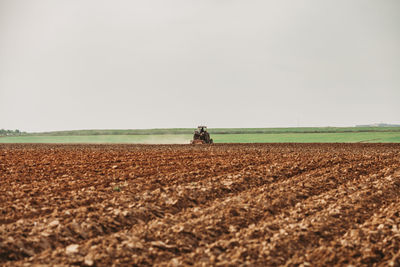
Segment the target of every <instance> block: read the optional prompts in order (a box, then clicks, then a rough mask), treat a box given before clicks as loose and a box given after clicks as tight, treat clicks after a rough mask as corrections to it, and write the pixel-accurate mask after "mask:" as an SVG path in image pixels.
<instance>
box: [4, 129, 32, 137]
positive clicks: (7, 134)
mask: <svg viewBox="0 0 400 267" xmlns="http://www.w3.org/2000/svg"><path fill="white" fill-rule="evenodd" d="M22 134H26V132H21V131H20V130H18V129H16V130H5V129H0V136H10V135H22Z"/></svg>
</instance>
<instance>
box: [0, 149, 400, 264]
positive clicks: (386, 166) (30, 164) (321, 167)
mask: <svg viewBox="0 0 400 267" xmlns="http://www.w3.org/2000/svg"><path fill="white" fill-rule="evenodd" d="M30 264H32V265H33V264H49V265H55V264H61V265H81V266H82V265H86V266H110V265H118V266H119V265H128V266H132V265H140V266H147V265H148V266H150V265H165V266H181V265H199V266H210V265H214V266H215V265H223V266H226V265H232V266H233V265H235V266H236V265H252V266H254V265H255V266H278V265H286V266H299V265H303V266H307V265H318V266H328V265H349V264H352V265H368V266H375V265H376V266H400V145H396V144H224V145H218V144H217V145H197V146H191V145H43V144H42V145H40V144H37V145H33V144H25V145H22V144H21V145H16V144H1V145H0V265H3V266H20V265H30Z"/></svg>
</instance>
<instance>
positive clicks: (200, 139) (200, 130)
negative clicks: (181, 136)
mask: <svg viewBox="0 0 400 267" xmlns="http://www.w3.org/2000/svg"><path fill="white" fill-rule="evenodd" d="M190 143H191V144H212V143H213V140H212V139H211V138H210V134H209V133H208V132H207V126H198V127H197V129H196V130H195V131H194V135H193V140H192V141H190Z"/></svg>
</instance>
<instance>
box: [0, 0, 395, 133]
mask: <svg viewBox="0 0 400 267" xmlns="http://www.w3.org/2000/svg"><path fill="white" fill-rule="evenodd" d="M399 102H400V1H399V0H384V1H383V0H329V1H328V0H291V1H288V0H286V1H285V0H276V1H267V0H241V1H236V0H142V1H135V0H129V1H128V0H127V1H121V0H109V1H99V0H25V1H21V0H0V128H6V129H15V128H18V129H21V130H26V131H49V130H64V129H114V128H123V129H132V128H169V127H195V126H197V124H207V125H209V126H210V127H286V126H298V125H299V126H347V125H354V124H365V123H374V122H387V123H400V103H399Z"/></svg>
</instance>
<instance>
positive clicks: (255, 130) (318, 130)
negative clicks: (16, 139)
mask: <svg viewBox="0 0 400 267" xmlns="http://www.w3.org/2000/svg"><path fill="white" fill-rule="evenodd" d="M194 129H195V128H171V129H143V130H142V129H139V130H74V131H56V132H42V133H29V135H40V136H79V135H84V136H88V135H170V134H193V131H194ZM209 132H210V134H279V133H349V132H400V127H375V126H372V127H371V126H367V127H293V128H210V129H209Z"/></svg>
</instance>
